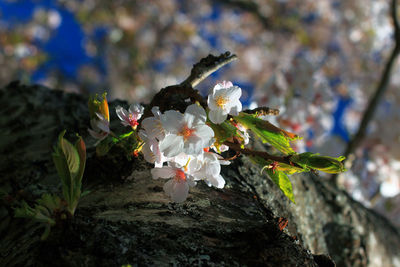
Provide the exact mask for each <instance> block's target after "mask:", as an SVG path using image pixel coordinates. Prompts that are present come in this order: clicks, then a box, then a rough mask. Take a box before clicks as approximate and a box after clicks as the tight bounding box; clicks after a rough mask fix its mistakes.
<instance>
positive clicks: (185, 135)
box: [179, 125, 194, 140]
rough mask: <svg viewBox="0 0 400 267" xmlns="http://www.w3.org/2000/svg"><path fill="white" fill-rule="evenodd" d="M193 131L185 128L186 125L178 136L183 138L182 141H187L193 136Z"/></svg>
mask: <svg viewBox="0 0 400 267" xmlns="http://www.w3.org/2000/svg"><path fill="white" fill-rule="evenodd" d="M193 132H194V130H193V129H190V128H189V127H187V125H185V126H183V128H182V130H181V131H180V133H179V135H181V136H183V139H184V140H187V139H188V138H189V137H191V136H192V135H193Z"/></svg>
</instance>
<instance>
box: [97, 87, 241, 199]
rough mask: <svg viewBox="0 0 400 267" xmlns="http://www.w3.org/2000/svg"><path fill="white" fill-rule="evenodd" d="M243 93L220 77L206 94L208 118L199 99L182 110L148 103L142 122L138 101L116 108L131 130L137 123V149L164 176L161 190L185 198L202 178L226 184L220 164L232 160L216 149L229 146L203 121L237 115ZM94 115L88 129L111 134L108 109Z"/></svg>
mask: <svg viewBox="0 0 400 267" xmlns="http://www.w3.org/2000/svg"><path fill="white" fill-rule="evenodd" d="M241 93H242V92H241V89H240V88H239V87H237V86H233V84H232V83H231V82H226V81H223V82H222V83H218V84H217V85H216V86H215V87H214V89H213V91H212V93H211V94H210V95H209V96H208V101H207V102H208V107H209V110H208V120H209V121H207V112H206V110H205V109H204V108H203V107H201V106H200V105H198V104H191V105H189V106H188V107H187V108H186V110H185V112H184V113H183V114H182V113H180V112H178V111H176V110H167V111H165V112H164V113H161V112H160V109H159V107H157V106H155V107H153V108H152V113H153V116H151V117H147V118H145V119H143V121H142V122H141V124H140V126H139V123H138V121H139V119H140V118H141V117H142V115H143V112H144V108H143V107H142V106H140V105H138V104H133V105H131V106H130V108H129V110H128V111H127V110H125V109H124V108H122V107H120V106H118V107H117V108H116V112H117V115H118V117H119V118H120V119H121V123H122V124H123V125H124V126H130V127H132V129H134V130H136V128H137V126H139V127H140V130H139V132H138V136H139V137H140V139H141V140H142V141H143V144H142V146H141V152H142V153H143V156H144V158H145V160H146V161H148V162H150V163H153V164H154V169H152V170H151V174H152V177H153V178H154V179H159V178H162V179H168V181H167V182H166V183H165V184H164V191H165V193H166V194H167V195H168V196H170V197H171V199H172V200H173V201H174V202H178V203H179V202H183V201H185V200H186V198H187V196H188V193H189V187H193V186H195V185H196V182H197V181H200V180H202V181H205V182H206V183H207V184H208V185H209V186H214V187H217V188H223V187H224V186H225V180H224V178H223V177H222V176H221V174H220V172H221V164H222V165H228V164H229V163H230V162H229V161H226V160H224V159H223V157H222V156H221V155H219V154H218V153H216V152H223V151H226V150H228V147H227V146H225V145H223V144H218V143H217V142H216V141H217V140H216V139H215V138H214V131H213V129H212V128H211V127H210V126H208V125H207V123H210V122H211V123H213V124H221V123H222V122H224V121H225V120H226V119H227V116H228V114H229V115H234V116H237V115H238V114H239V112H240V111H241V109H242V104H241V103H240V101H239V98H240V96H241ZM103 100H104V99H103ZM95 115H96V116H95V117H94V118H93V119H92V120H91V126H92V128H93V129H89V133H90V134H91V135H92V136H93V137H94V138H96V139H98V142H100V141H102V140H103V139H104V138H105V137H107V136H108V135H109V134H110V129H109V116H108V108H107V114H105V112H101V110H100V112H96V113H95ZM235 126H236V127H237V128H238V129H240V130H241V134H242V135H243V138H244V140H245V143H247V142H248V134H247V133H246V131H245V129H244V128H243V127H242V126H241V125H239V124H235Z"/></svg>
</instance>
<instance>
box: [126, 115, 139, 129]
mask: <svg viewBox="0 0 400 267" xmlns="http://www.w3.org/2000/svg"><path fill="white" fill-rule="evenodd" d="M128 121H129V125H130V126H132V128H136V126H138V125H139V123H138V122H137V120H136V119H135V118H134V117H133V115H132V114H129V118H128Z"/></svg>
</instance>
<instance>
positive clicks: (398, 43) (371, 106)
mask: <svg viewBox="0 0 400 267" xmlns="http://www.w3.org/2000/svg"><path fill="white" fill-rule="evenodd" d="M390 14H391V17H392V20H393V26H394V39H395V46H394V48H393V51H392V53H391V55H390V57H389V59H388V61H387V63H386V66H385V69H384V70H383V74H382V77H381V79H380V81H379V84H378V86H377V88H376V91H375V94H374V95H373V96H372V98H371V99H370V101H369V103H368V106H367V108H366V109H365V113H364V115H363V118H362V120H361V123H360V126H359V128H358V131H357V133H356V134H355V135H354V137H353V138H352V140H351V141H350V142H349V144H348V145H347V148H346V151H345V153H344V156H345V157H346V158H348V157H349V155H350V154H352V153H353V152H354V150H355V149H356V147H357V146H358V145H359V144H360V142H361V141H362V140H363V139H364V137H365V132H366V130H367V127H368V124H369V122H370V121H371V120H372V118H373V116H374V114H375V111H376V108H377V106H378V104H379V102H380V100H381V98H382V96H383V95H384V93H385V92H386V89H387V87H388V84H389V81H390V76H391V72H392V68H393V65H394V63H395V60H396V58H397V56H398V55H399V53H400V27H399V21H398V18H397V0H392V2H391V12H390ZM332 181H333V182H334V183H336V182H337V175H333V176H332Z"/></svg>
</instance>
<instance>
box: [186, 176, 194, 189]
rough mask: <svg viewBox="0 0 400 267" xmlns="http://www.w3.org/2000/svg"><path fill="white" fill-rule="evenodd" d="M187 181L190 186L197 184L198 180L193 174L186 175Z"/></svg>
mask: <svg viewBox="0 0 400 267" xmlns="http://www.w3.org/2000/svg"><path fill="white" fill-rule="evenodd" d="M186 183H187V184H188V186H189V187H193V186H195V185H196V181H195V180H194V177H193V176H192V175H186Z"/></svg>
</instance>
